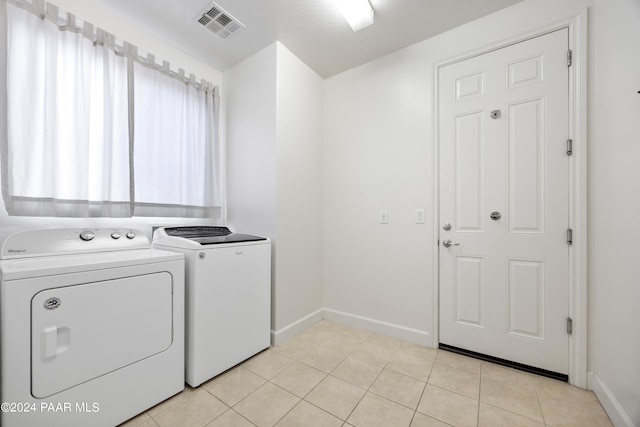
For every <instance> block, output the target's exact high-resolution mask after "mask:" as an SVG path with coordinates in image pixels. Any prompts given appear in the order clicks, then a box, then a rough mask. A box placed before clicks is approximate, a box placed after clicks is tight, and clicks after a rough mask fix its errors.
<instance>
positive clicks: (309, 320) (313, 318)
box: [271, 308, 324, 345]
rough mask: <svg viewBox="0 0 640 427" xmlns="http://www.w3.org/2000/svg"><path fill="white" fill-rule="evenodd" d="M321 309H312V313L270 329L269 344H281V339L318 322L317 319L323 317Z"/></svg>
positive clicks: (319, 319) (285, 338) (287, 337)
mask: <svg viewBox="0 0 640 427" xmlns="http://www.w3.org/2000/svg"><path fill="white" fill-rule="evenodd" d="M323 311H324V310H323V309H322V308H321V309H319V310H316V311H314V312H313V313H311V314H309V315H307V316H305V317H303V318H301V319H298V320H296V321H295V322H293V323H290V324H288V325H287V326H285V327H284V328H280V329H278V330H277V331H274V330H273V329H272V330H271V345H278V344H281V343H282V342H283V341H286V340H288V339H289V338H291V337H293V336H294V335H296V334H298V333H300V332H302V331H304V330H305V329H307V328H308V327H310V326H313V325H315V324H316V323H318V322H319V321H321V320H322V319H324V316H323Z"/></svg>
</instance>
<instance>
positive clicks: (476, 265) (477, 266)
mask: <svg viewBox="0 0 640 427" xmlns="http://www.w3.org/2000/svg"><path fill="white" fill-rule="evenodd" d="M454 286H455V293H456V322H457V323H458V324H461V325H468V326H475V327H484V294H485V287H484V259H483V258H482V257H456V273H455V284H454Z"/></svg>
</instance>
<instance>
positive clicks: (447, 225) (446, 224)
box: [442, 222, 451, 231]
mask: <svg viewBox="0 0 640 427" xmlns="http://www.w3.org/2000/svg"><path fill="white" fill-rule="evenodd" d="M442 229H443V230H444V231H451V224H449V223H448V222H445V223H444V224H442Z"/></svg>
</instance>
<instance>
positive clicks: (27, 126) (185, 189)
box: [0, 0, 223, 218]
mask: <svg viewBox="0 0 640 427" xmlns="http://www.w3.org/2000/svg"><path fill="white" fill-rule="evenodd" d="M5 3H6V8H7V10H6V18H7V19H6V20H7V43H6V49H7V51H6V60H7V71H6V80H7V87H8V96H7V105H6V110H7V114H6V119H7V134H6V136H4V135H3V138H2V144H1V145H2V147H1V149H2V194H3V198H4V200H5V206H6V208H7V211H8V212H9V214H10V215H32V216H71V217H89V216H107V217H130V216H172V217H201V218H212V217H217V216H219V215H220V212H221V211H222V201H223V188H222V182H221V169H222V168H221V158H220V148H219V141H218V130H217V129H218V106H219V96H218V93H217V87H214V86H213V85H211V84H209V83H207V82H206V81H204V80H203V81H200V82H196V80H195V76H193V75H190V76H189V77H187V76H185V75H184V71H183V70H179V71H178V72H177V73H176V72H173V71H171V70H170V66H169V64H168V63H166V62H165V63H163V64H162V65H158V64H156V63H155V58H154V57H153V55H148V56H147V58H142V57H140V56H138V54H137V49H136V47H135V46H132V45H130V44H129V43H126V42H125V43H124V46H122V47H120V46H117V45H116V44H115V37H114V36H113V35H111V34H108V33H105V32H104V31H102V30H100V29H94V27H93V26H92V25H90V24H88V23H86V22H82V23H79V22H76V18H75V17H74V16H73V15H71V14H67V15H66V18H65V19H61V18H60V17H59V11H58V9H57V7H55V6H53V5H51V4H48V3H45V2H44V1H43V0H5ZM0 7H1V6H0ZM1 74H2V73H0V75H1ZM0 123H1V122H0Z"/></svg>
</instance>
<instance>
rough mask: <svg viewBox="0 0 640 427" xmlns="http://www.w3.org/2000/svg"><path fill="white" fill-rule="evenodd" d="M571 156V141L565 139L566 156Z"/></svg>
mask: <svg viewBox="0 0 640 427" xmlns="http://www.w3.org/2000/svg"><path fill="white" fill-rule="evenodd" d="M572 154H573V139H567V156H571V155H572Z"/></svg>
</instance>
